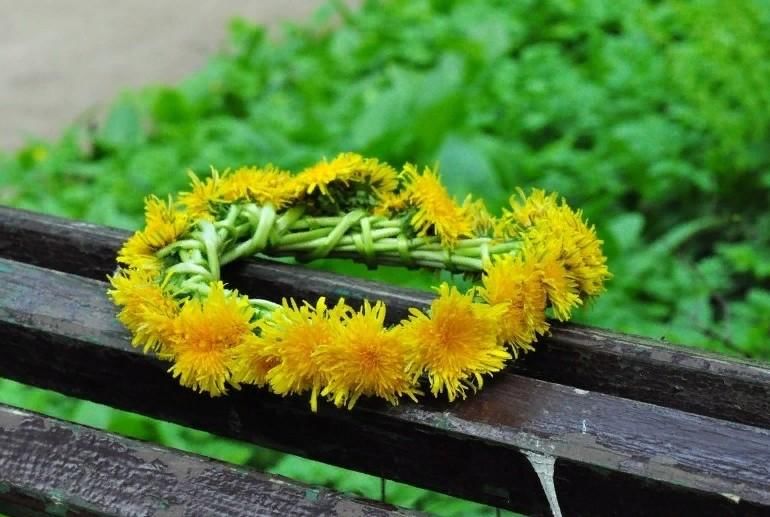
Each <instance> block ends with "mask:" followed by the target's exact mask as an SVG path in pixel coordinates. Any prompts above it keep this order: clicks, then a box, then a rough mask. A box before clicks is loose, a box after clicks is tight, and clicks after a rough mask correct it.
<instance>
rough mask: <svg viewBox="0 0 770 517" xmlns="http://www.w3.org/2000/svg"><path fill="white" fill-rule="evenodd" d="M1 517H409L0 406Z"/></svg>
mask: <svg viewBox="0 0 770 517" xmlns="http://www.w3.org/2000/svg"><path fill="white" fill-rule="evenodd" d="M0 512H4V513H8V514H10V515H18V514H24V515H30V514H32V515H36V514H41V515H42V514H51V513H53V514H56V515H65V514H66V515H93V514H96V515H105V514H106V515H144V516H151V515H195V516H205V515H229V516H241V515H242V516H247V515H248V516H251V515H275V516H280V517H285V516H287V515H306V516H315V515H329V516H331V515H335V516H336V515H351V516H362V517H363V516H372V517H387V516H394V515H414V513H413V512H407V511H405V510H400V509H396V508H394V507H391V506H388V505H384V504H380V503H375V502H372V501H366V500H356V499H353V498H351V497H346V496H343V495H341V494H339V493H337V492H334V491H331V490H328V489H325V488H317V487H310V486H307V485H303V484H300V483H296V482H294V481H291V480H288V479H286V478H282V477H279V476H269V475H266V474H262V473H259V472H255V471H253V470H246V469H240V468H237V467H234V466H232V465H229V464H226V463H221V462H219V461H215V460H212V459H208V458H203V457H200V456H195V455H192V454H187V453H183V452H180V451H175V450H171V449H167V448H164V447H159V446H156V445H151V444H147V443H143V442H139V441H137V440H130V439H128V438H124V437H120V436H117V435H114V434H111V433H106V432H103V431H98V430H95V429H91V428H88V427H84V426H81V425H76V424H71V423H67V422H62V421H60V420H56V419H53V418H48V417H45V416H42V415H39V414H35V413H30V412H27V411H21V410H18V409H15V408H10V407H7V406H3V405H0Z"/></svg>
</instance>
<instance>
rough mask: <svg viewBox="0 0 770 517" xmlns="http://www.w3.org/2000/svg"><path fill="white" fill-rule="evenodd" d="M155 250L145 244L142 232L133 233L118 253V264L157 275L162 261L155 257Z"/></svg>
mask: <svg viewBox="0 0 770 517" xmlns="http://www.w3.org/2000/svg"><path fill="white" fill-rule="evenodd" d="M155 251H156V250H155V249H154V248H153V247H152V246H150V244H149V243H148V242H147V238H146V237H145V235H144V232H143V231H138V232H135V233H134V234H133V235H132V236H131V237H129V238H128V240H126V242H124V243H123V246H122V247H121V248H120V251H118V262H119V263H121V264H123V265H126V266H128V267H130V268H132V269H141V270H143V271H148V272H151V273H159V272H160V270H161V269H162V268H163V261H162V260H161V259H159V258H158V257H156V256H155Z"/></svg>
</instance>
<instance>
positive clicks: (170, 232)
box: [118, 196, 192, 271]
mask: <svg viewBox="0 0 770 517" xmlns="http://www.w3.org/2000/svg"><path fill="white" fill-rule="evenodd" d="M144 213H145V223H146V224H145V228H144V230H141V231H138V232H136V233H135V234H134V235H132V236H131V238H129V239H128V241H126V243H125V244H124V245H123V247H122V248H121V250H120V251H119V252H118V262H120V263H121V264H126V265H128V266H130V267H134V268H137V269H149V270H152V271H159V270H160V267H161V265H162V263H161V261H160V260H158V259H157V258H156V257H155V252H156V251H158V250H159V249H161V248H164V247H165V246H168V245H169V244H171V243H172V242H174V241H176V240H177V239H178V238H179V237H180V236H181V235H182V234H183V233H185V232H186V231H187V229H188V227H189V226H190V223H191V222H192V221H191V220H190V218H189V215H188V214H187V213H185V212H182V211H179V210H177V209H176V208H175V207H174V203H173V201H172V200H171V199H170V198H169V200H168V201H167V202H165V201H162V200H161V199H158V198H157V197H155V196H150V197H148V198H147V199H146V200H145V204H144Z"/></svg>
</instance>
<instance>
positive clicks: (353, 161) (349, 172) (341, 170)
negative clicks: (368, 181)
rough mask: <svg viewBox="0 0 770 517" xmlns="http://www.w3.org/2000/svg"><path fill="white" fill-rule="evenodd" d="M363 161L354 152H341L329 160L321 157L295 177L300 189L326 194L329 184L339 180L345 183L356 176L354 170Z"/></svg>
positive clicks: (310, 192) (306, 191) (309, 192)
mask: <svg viewBox="0 0 770 517" xmlns="http://www.w3.org/2000/svg"><path fill="white" fill-rule="evenodd" d="M363 162H364V160H363V158H362V157H361V156H360V155H358V154H355V153H342V154H339V155H337V157H335V158H334V159H333V160H331V161H327V160H326V159H323V160H321V161H320V162H318V163H316V164H315V165H313V166H311V167H308V168H307V169H305V170H303V171H302V172H301V173H300V174H299V175H298V176H297V177H296V178H297V183H298V185H299V188H300V191H301V192H305V193H307V194H312V193H313V192H315V191H316V190H318V191H320V192H321V193H322V194H323V195H326V196H328V195H329V189H328V187H329V185H330V184H332V183H334V182H341V183H343V184H344V185H347V184H348V183H349V182H350V181H352V180H354V179H355V178H356V171H357V170H358V169H359V168H360V167H361V166H362V165H363Z"/></svg>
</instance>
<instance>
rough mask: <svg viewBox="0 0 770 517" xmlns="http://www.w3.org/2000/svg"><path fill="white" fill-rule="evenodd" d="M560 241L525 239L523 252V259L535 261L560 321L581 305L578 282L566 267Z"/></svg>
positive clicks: (566, 318)
mask: <svg viewBox="0 0 770 517" xmlns="http://www.w3.org/2000/svg"><path fill="white" fill-rule="evenodd" d="M563 251H564V249H563V246H562V243H561V242H560V241H559V240H558V238H557V237H551V239H550V240H540V241H526V242H525V244H524V249H523V254H524V257H525V260H528V261H529V260H534V261H536V262H537V264H538V267H539V269H540V272H541V274H542V279H543V285H544V286H545V290H546V293H547V294H548V302H549V303H550V305H551V307H552V308H553V312H554V315H555V316H556V318H557V319H559V320H561V321H565V320H568V319H569V318H570V316H571V314H572V309H573V308H575V307H577V306H579V305H581V304H582V303H583V301H582V300H581V299H580V294H579V287H578V283H577V281H576V280H575V276H574V275H573V274H572V273H570V271H569V270H568V269H567V267H566V264H565V260H564V255H563V253H562V252H563Z"/></svg>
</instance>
